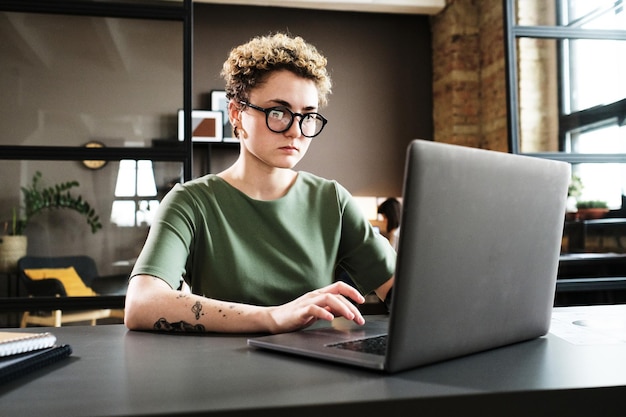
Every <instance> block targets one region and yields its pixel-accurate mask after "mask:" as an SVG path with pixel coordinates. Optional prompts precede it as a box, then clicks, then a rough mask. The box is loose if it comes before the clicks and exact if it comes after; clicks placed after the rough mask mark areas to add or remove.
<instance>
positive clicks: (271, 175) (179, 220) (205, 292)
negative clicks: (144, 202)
mask: <svg viewBox="0 0 626 417" xmlns="http://www.w3.org/2000/svg"><path fill="white" fill-rule="evenodd" d="M222 76H223V77H224V78H225V80H226V94H227V97H228V99H229V100H230V101H229V105H228V117H229V119H230V122H231V124H232V126H233V131H234V134H235V136H236V137H237V138H239V141H240V143H241V145H240V155H239V158H238V159H237V161H236V162H235V163H234V164H233V165H232V166H231V167H229V168H228V169H226V170H225V171H223V172H221V173H219V174H216V175H206V176H204V177H202V178H199V179H196V180H193V181H189V182H187V183H185V184H179V185H177V186H176V187H174V188H173V189H172V191H170V192H169V193H168V195H167V196H166V197H165V198H164V199H163V201H162V203H161V206H160V208H159V213H158V215H157V218H156V219H155V221H154V222H153V225H152V227H151V229H150V233H149V235H148V238H147V240H146V244H145V246H144V248H143V250H142V252H141V254H140V256H139V258H138V260H137V263H136V265H135V267H134V269H133V272H132V274H131V279H130V282H129V286H128V292H127V295H126V314H125V323H126V325H127V326H128V328H129V329H134V330H141V329H145V330H169V331H213V332H270V333H279V332H287V331H293V330H297V329H300V328H303V327H306V326H308V325H310V324H312V323H313V322H315V321H316V320H332V319H333V318H334V317H336V316H341V317H345V318H346V319H348V320H353V321H354V322H356V323H358V324H362V323H364V319H363V317H362V315H361V314H360V312H359V310H358V308H357V307H356V306H355V304H358V303H363V302H364V297H363V295H362V294H368V293H370V292H371V291H375V292H376V294H377V295H378V296H379V297H380V298H381V299H382V300H385V298H386V297H387V295H388V292H389V290H390V288H391V286H392V284H393V278H392V275H393V272H394V267H395V252H394V251H393V249H392V248H391V246H390V245H389V243H388V242H387V240H386V239H385V238H383V237H382V236H380V235H379V234H377V233H375V232H374V231H373V230H372V228H371V227H370V225H369V223H368V222H367V220H366V219H365V218H364V217H363V215H362V213H361V211H360V208H359V207H358V206H357V204H356V203H355V202H354V201H353V199H352V197H351V196H350V194H349V193H348V192H347V191H346V190H345V189H344V188H343V187H342V186H341V185H339V184H338V183H337V182H335V181H330V180H326V179H323V178H320V177H318V176H315V175H312V174H310V173H307V172H298V171H295V170H294V169H293V168H294V167H295V165H296V164H297V163H298V162H299V161H300V160H301V159H302V158H303V157H304V155H305V154H306V152H307V149H308V148H309V145H310V144H311V141H312V140H313V138H314V137H315V136H317V135H318V134H319V133H320V132H321V131H322V129H323V128H324V126H325V124H326V119H325V118H324V116H322V115H321V114H320V113H319V107H320V106H322V105H324V104H326V101H327V95H328V94H329V93H330V89H331V82H330V78H329V76H328V74H327V71H326V58H324V57H323V56H322V55H321V54H320V53H319V52H318V51H317V50H316V48H315V47H314V46H312V45H310V44H308V43H306V42H305V41H304V40H303V39H302V38H299V37H289V36H287V35H284V34H276V35H272V36H266V37H257V38H254V39H252V40H251V41H249V42H248V43H246V44H244V45H241V46H239V47H236V48H234V49H233V50H232V51H231V53H230V55H229V57H228V59H227V60H226V62H225V63H224V67H223V70H222ZM338 266H339V267H341V268H342V269H343V270H344V271H346V272H347V273H348V274H349V275H350V277H351V279H352V281H353V282H354V283H355V284H356V288H355V287H352V286H350V285H347V284H345V283H343V282H340V281H338V282H333V281H334V279H333V277H334V272H335V269H336V268H337V267H338ZM357 288H358V289H357Z"/></svg>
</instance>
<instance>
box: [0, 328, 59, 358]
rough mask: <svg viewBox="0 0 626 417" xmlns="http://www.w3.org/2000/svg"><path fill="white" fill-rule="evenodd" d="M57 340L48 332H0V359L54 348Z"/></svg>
mask: <svg viewBox="0 0 626 417" xmlns="http://www.w3.org/2000/svg"><path fill="white" fill-rule="evenodd" d="M56 341H57V338H56V337H55V336H54V335H53V334H52V333H50V332H43V333H21V332H6V331H0V358H2V357H5V356H11V355H17V354H19V353H25V352H31V351H33V350H38V349H45V348H49V347H52V346H54V344H55V343H56Z"/></svg>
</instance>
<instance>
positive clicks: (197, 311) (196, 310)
mask: <svg viewBox="0 0 626 417" xmlns="http://www.w3.org/2000/svg"><path fill="white" fill-rule="evenodd" d="M191 312H192V313H193V314H195V315H196V320H200V316H203V315H204V313H203V312H202V304H200V301H196V303H195V304H194V305H193V306H191Z"/></svg>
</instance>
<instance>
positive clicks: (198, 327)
mask: <svg viewBox="0 0 626 417" xmlns="http://www.w3.org/2000/svg"><path fill="white" fill-rule="evenodd" d="M154 330H160V331H165V332H180V333H183V332H184V333H201V332H205V331H206V330H205V327H204V326H203V325H202V324H190V323H187V322H186V321H178V322H175V323H170V322H169V321H167V320H166V319H165V318H160V319H159V320H157V322H156V323H154Z"/></svg>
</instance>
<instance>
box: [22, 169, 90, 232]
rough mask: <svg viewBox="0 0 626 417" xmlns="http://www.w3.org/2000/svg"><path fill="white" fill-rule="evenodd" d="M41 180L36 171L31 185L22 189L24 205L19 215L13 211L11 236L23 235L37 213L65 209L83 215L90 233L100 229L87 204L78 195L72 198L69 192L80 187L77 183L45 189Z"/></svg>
mask: <svg viewBox="0 0 626 417" xmlns="http://www.w3.org/2000/svg"><path fill="white" fill-rule="evenodd" d="M41 178H42V174H41V172H39V171H37V172H36V173H35V175H34V176H33V181H32V183H31V184H30V185H29V186H27V187H22V195H23V197H24V205H23V206H22V214H21V215H19V214H18V213H17V210H15V209H14V210H13V219H12V225H11V226H12V227H11V230H12V232H11V234H12V235H22V234H24V231H25V229H26V226H27V225H28V222H29V221H30V219H31V218H32V217H33V216H34V215H36V214H37V213H39V212H41V211H43V210H48V209H62V208H67V209H71V210H74V211H76V212H78V213H80V214H82V215H84V216H85V217H86V219H87V223H88V224H89V226H91V232H92V233H96V232H97V231H98V230H99V229H101V228H102V224H101V223H100V217H99V216H98V215H97V214H96V212H95V210H94V209H93V208H92V207H91V206H90V205H89V203H87V202H86V201H84V200H83V198H82V197H81V196H80V195H79V196H74V195H72V193H71V192H70V190H71V189H72V188H74V187H78V186H79V185H80V184H79V183H78V181H67V182H62V183H59V184H56V185H53V186H49V187H46V186H44V185H43V184H42V181H41Z"/></svg>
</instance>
